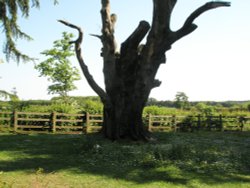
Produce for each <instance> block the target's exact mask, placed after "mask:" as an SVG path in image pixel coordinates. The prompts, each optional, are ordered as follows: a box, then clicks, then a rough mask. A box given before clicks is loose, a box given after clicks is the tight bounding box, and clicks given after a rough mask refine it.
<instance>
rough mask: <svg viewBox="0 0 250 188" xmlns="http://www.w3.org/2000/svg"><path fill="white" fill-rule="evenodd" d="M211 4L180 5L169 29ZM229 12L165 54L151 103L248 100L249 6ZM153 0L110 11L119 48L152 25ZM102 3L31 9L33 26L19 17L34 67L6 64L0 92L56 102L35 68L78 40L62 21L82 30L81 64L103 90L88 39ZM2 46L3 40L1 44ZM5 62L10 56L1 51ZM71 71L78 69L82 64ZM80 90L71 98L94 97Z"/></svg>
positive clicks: (217, 13) (91, 0)
mask: <svg viewBox="0 0 250 188" xmlns="http://www.w3.org/2000/svg"><path fill="white" fill-rule="evenodd" d="M206 2H207V1H206V0H193V1H187V0H179V1H178V2H177V4H176V6H175V9H174V11H173V14H172V18H171V29H172V30H177V29H178V28H180V27H181V26H182V24H183V23H184V21H185V19H186V18H187V17H188V16H189V14H190V13H192V12H193V11H194V10H195V9H196V8H198V7H199V6H201V5H203V4H204V3H206ZM230 2H231V7H229V8H228V7H223V8H218V9H214V10H211V11H208V12H206V13H204V14H202V15H201V16H200V17H199V18H198V19H196V20H195V24H197V25H198V29H196V30H195V31H194V32H193V33H191V34H190V35H188V36H186V37H184V38H182V39H180V40H179V41H177V42H176V43H175V44H173V46H172V49H171V50H170V51H167V52H166V57H167V62H166V64H163V65H161V66H160V69H159V71H158V74H157V75H156V78H157V79H159V80H161V81H162V84H161V86H160V87H158V88H155V89H153V90H152V92H151V95H150V97H153V98H156V99H158V100H174V98H175V95H176V93H177V92H184V93H185V94H186V95H187V96H188V97H189V100H190V101H228V100H241V101H242V100H250V87H249V80H250V79H249V70H250V52H249V51H250V35H249V33H250V23H249V20H250V11H249V9H250V1H249V0H240V1H239V0H231V1H230ZM152 6H153V4H152V0H136V1H135V0H126V1H118V0H111V11H112V12H113V13H116V14H117V16H118V21H117V24H116V29H115V36H116V40H117V42H118V44H119V43H122V42H123V41H125V40H126V38H127V37H128V36H129V35H130V34H131V33H132V32H133V30H134V29H135V28H136V27H137V25H138V23H139V22H140V21H141V20H146V21H148V22H149V23H151V19H152V8H153V7H152ZM100 8H101V1H100V0H99V1H98V0H85V1H81V0H74V1H69V0H59V4H58V5H56V6H54V5H53V0H51V1H50V0H46V1H41V7H40V9H35V8H33V9H32V10H31V12H30V16H29V18H28V19H24V18H22V16H21V15H20V16H19V20H18V23H19V25H20V27H21V29H22V30H23V31H25V32H26V33H28V34H29V35H31V36H32V37H33V39H34V40H33V41H31V42H27V41H24V40H17V41H16V42H17V44H18V48H19V49H20V50H21V51H22V52H23V53H26V54H28V55H29V56H31V57H35V58H37V61H36V62H34V63H32V62H29V63H19V64H17V63H16V62H14V61H10V62H4V63H1V64H0V77H1V79H0V90H6V91H9V92H10V91H11V90H13V88H14V87H15V88H16V90H17V93H18V96H19V98H20V99H23V100H36V99H50V98H52V97H53V95H48V92H47V87H48V86H49V85H50V84H51V83H50V82H48V80H47V79H46V78H44V77H39V72H38V71H37V70H35V69H34V65H35V64H38V63H39V62H42V61H43V60H45V59H46V58H45V57H44V56H42V55H41V54H40V53H41V52H42V51H44V50H46V49H51V48H52V46H53V41H55V40H58V39H60V38H61V36H62V32H63V31H67V32H72V33H74V34H75V35H76V36H77V33H76V32H75V31H74V30H72V29H70V28H67V27H66V26H64V25H62V24H60V23H58V22H57V20H58V19H64V20H67V21H69V22H71V23H74V24H76V25H78V26H80V27H82V29H83V30H84V34H85V35H84V41H83V44H82V49H83V57H84V60H85V62H86V64H87V65H88V67H89V69H90V72H91V74H92V75H93V77H94V78H95V80H96V81H97V82H98V83H99V84H100V85H101V86H102V87H104V84H103V74H102V59H101V57H100V49H101V43H100V41H99V39H97V38H95V37H92V36H90V34H100V31H101V17H100ZM3 43H4V38H3V34H0V44H3ZM0 59H3V60H4V55H3V54H2V52H1V51H0ZM71 60H72V64H73V65H74V66H76V67H78V68H79V69H80V67H79V65H78V62H77V60H76V58H72V59H71ZM76 85H77V87H78V89H77V90H75V91H72V92H70V93H69V94H70V95H72V96H93V95H96V94H95V93H94V92H93V91H92V89H91V88H90V87H89V86H88V84H87V82H86V80H85V78H84V77H83V76H82V79H81V80H80V81H77V82H76Z"/></svg>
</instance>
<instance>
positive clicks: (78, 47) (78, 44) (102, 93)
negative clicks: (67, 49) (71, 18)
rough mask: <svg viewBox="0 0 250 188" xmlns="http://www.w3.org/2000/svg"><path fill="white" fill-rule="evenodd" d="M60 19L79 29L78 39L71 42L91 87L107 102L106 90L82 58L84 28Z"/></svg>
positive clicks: (63, 22)
mask: <svg viewBox="0 0 250 188" xmlns="http://www.w3.org/2000/svg"><path fill="white" fill-rule="evenodd" d="M58 21H59V22H60V23H62V24H64V25H66V26H68V27H71V28H73V29H76V30H78V33H79V36H78V38H77V40H76V41H72V42H71V43H74V44H75V52H76V56H77V59H78V62H79V64H80V66H81V69H82V72H83V74H84V76H85V78H86V80H87V82H88V83H89V85H90V87H91V88H92V89H93V90H94V91H95V92H96V93H97V94H98V95H99V97H100V98H101V100H102V101H103V102H105V101H106V98H107V97H106V93H105V91H104V90H103V89H102V88H101V87H100V86H99V85H98V84H97V83H96V82H95V80H94V79H93V76H92V75H91V74H90V73H89V70H88V66H87V65H86V64H85V62H84V60H83V58H82V55H81V43H82V39H83V31H82V29H81V28H80V27H78V26H76V25H74V24H71V23H69V22H67V21H64V20H58Z"/></svg>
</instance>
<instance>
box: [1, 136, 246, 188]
mask: <svg viewBox="0 0 250 188" xmlns="http://www.w3.org/2000/svg"><path fill="white" fill-rule="evenodd" d="M218 136H219V135H218ZM247 136H249V134H248V135H247ZM247 136H241V137H240V138H242V139H245V140H242V144H243V145H244V146H242V148H243V147H249V146H247V145H246V144H245V141H246V140H247V139H248V138H250V137H247ZM159 137H160V138H161V139H160V141H159V143H154V144H150V143H135V142H122V143H114V142H110V141H107V140H103V139H102V138H101V137H100V136H99V135H88V136H85V135H0V172H1V171H3V172H14V171H23V172H26V173H27V174H29V173H35V172H36V171H37V170H38V169H43V173H52V172H58V171H62V170H63V171H64V170H65V171H68V172H70V173H72V174H78V175H79V174H93V175H102V176H106V177H108V178H111V179H122V180H126V181H130V182H134V183H137V184H145V183H152V182H168V183H172V184H175V185H183V186H188V185H189V183H190V182H191V181H192V180H194V179H196V180H197V181H200V182H202V183H204V184H207V185H218V184H223V183H249V184H250V174H249V173H248V172H250V171H249V169H247V168H248V167H249V166H248V167H246V169H244V170H240V169H237V168H235V169H236V171H235V169H234V171H235V172H234V173H232V172H227V171H226V170H224V171H223V170H221V169H218V166H216V167H213V166H209V165H207V166H205V167H203V168H202V170H200V169H197V166H193V164H189V163H188V162H187V163H185V162H183V163H181V164H178V162H176V161H181V160H182V157H184V158H185V157H186V156H182V155H186V154H187V153H188V152H185V151H184V153H183V154H181V153H178V148H174V150H176V151H177V154H176V153H171V156H173V155H177V157H175V158H171V156H163V157H159V156H158V157H157V155H158V154H159V153H158V154H157V153H156V151H159V150H160V152H161V147H162V146H164V147H163V151H162V154H164V152H165V151H166V150H164V148H166V147H168V146H169V143H166V141H167V142H170V140H171V144H174V142H177V141H178V142H179V141H180V140H178V138H180V139H183V137H185V139H187V140H184V141H185V142H189V141H190V142H192V141H193V139H194V137H192V139H191V137H190V139H191V140H188V138H189V135H184V136H183V135H173V134H168V133H162V134H160V135H159ZM186 137H187V138H186ZM174 138H175V139H176V140H174ZM197 139H200V138H198V137H197ZM206 139H209V138H206ZM232 139H233V138H232ZM237 139H238V137H237ZM237 139H236V140H237ZM184 141H183V142H184ZM247 141H249V139H248V140H247ZM201 142H202V140H201ZM189 144H190V143H189ZM209 144H210V146H209V147H212V148H213V147H216V145H213V144H215V143H214V142H211V143H209ZM217 144H218V143H217ZM238 144H239V143H238ZM159 145H160V146H161V147H160V146H159ZM157 147H158V149H157V150H154V151H152V149H153V148H157ZM235 147H236V148H237V147H240V146H238V145H236V146H235ZM192 148H193V147H192ZM242 148H238V149H239V150H241V149H242ZM245 149H246V148H245ZM237 151H238V150H236V152H237ZM3 152H4V154H1V153H3ZM180 152H182V151H180ZM6 153H7V154H6ZM188 154H189V153H188ZM214 155H216V153H214ZM6 156H7V158H6ZM195 156H197V155H195ZM164 157H165V158H166V157H170V159H169V160H168V161H164V160H163V159H162V158H164ZM178 157H179V159H178ZM212 157H215V159H216V156H212ZM212 157H211V156H210V158H212ZM245 157H246V159H245V160H248V161H250V157H249V156H245ZM165 158H164V159H165ZM184 158H183V159H184ZM211 160H213V158H212V159H211ZM239 160H240V158H239ZM236 162H238V163H240V162H241V161H236ZM208 172H209V174H208Z"/></svg>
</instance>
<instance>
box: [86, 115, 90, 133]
mask: <svg viewBox="0 0 250 188" xmlns="http://www.w3.org/2000/svg"><path fill="white" fill-rule="evenodd" d="M89 123H90V122H89V113H88V112H86V133H88V129H89V126H90V124H89Z"/></svg>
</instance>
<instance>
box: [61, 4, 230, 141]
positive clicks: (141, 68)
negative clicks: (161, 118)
mask: <svg viewBox="0 0 250 188" xmlns="http://www.w3.org/2000/svg"><path fill="white" fill-rule="evenodd" d="M176 2H177V0H153V5H154V8H153V20H152V25H151V26H150V24H149V23H148V22H146V21H141V22H140V23H139V25H138V27H137V28H136V29H135V30H134V32H133V33H132V34H131V35H130V36H129V37H128V38H127V40H126V41H124V42H123V43H122V44H121V48H120V49H119V50H117V47H116V46H117V45H116V41H115V35H114V31H115V30H114V28H115V23H116V21H117V16H116V15H115V14H111V13H110V1H109V0H101V4H102V9H101V17H102V34H101V35H94V36H96V37H98V38H99V39H100V40H101V42H102V44H103V48H102V52H101V56H102V57H103V63H104V64H103V73H104V81H105V90H103V89H102V88H100V87H99V86H98V84H97V83H96V82H95V81H94V79H93V77H92V76H91V74H90V73H89V71H88V67H87V65H86V64H85V63H84V61H83V58H82V55H81V46H80V45H81V42H82V37H83V32H82V30H81V28H80V27H78V26H75V25H73V24H71V23H68V22H66V21H62V20H59V21H60V22H61V23H63V24H65V25H67V26H69V27H72V28H74V29H77V30H78V31H79V37H78V39H77V40H76V41H73V42H72V43H75V51H76V56H77V58H78V61H79V63H80V65H81V68H82V71H83V73H84V75H85V77H86V79H87V81H88V83H89V85H90V86H91V87H92V89H93V90H94V91H95V92H96V93H97V94H98V95H99V96H100V98H101V100H102V102H103V104H104V114H103V115H104V124H103V130H102V131H103V134H104V136H105V137H107V138H109V139H112V140H116V139H120V138H124V137H130V138H132V139H134V140H139V139H146V140H147V139H150V136H149V133H148V131H147V129H146V128H145V127H144V125H143V121H142V113H143V108H144V107H145V105H146V102H147V99H148V97H149V94H150V92H151V90H152V89H153V88H155V87H158V86H160V84H161V82H160V81H159V80H156V79H155V75H156V73H157V71H158V68H159V66H160V65H161V64H162V63H165V61H166V57H165V52H166V51H168V50H170V49H171V45H172V44H173V43H174V42H176V41H177V40H179V39H180V38H182V37H184V36H186V35H188V34H190V33H191V32H193V31H194V30H195V29H196V28H197V26H196V25H195V24H194V23H193V21H194V20H195V19H196V18H197V17H198V16H200V15H201V14H202V13H204V12H206V11H208V10H210V9H214V8H217V7H224V6H230V3H228V2H221V1H213V2H209V3H206V4H205V5H203V6H201V7H200V8H198V9H196V10H195V11H194V12H193V13H192V14H190V16H189V17H188V18H187V19H186V21H185V23H184V25H183V26H182V27H181V28H180V29H179V30H177V31H172V30H171V29H170V20H171V19H170V18H171V14H172V11H173V9H174V6H175V4H176ZM145 37H147V40H146V43H145V44H141V41H142V40H143V39H144V38H145Z"/></svg>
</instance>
